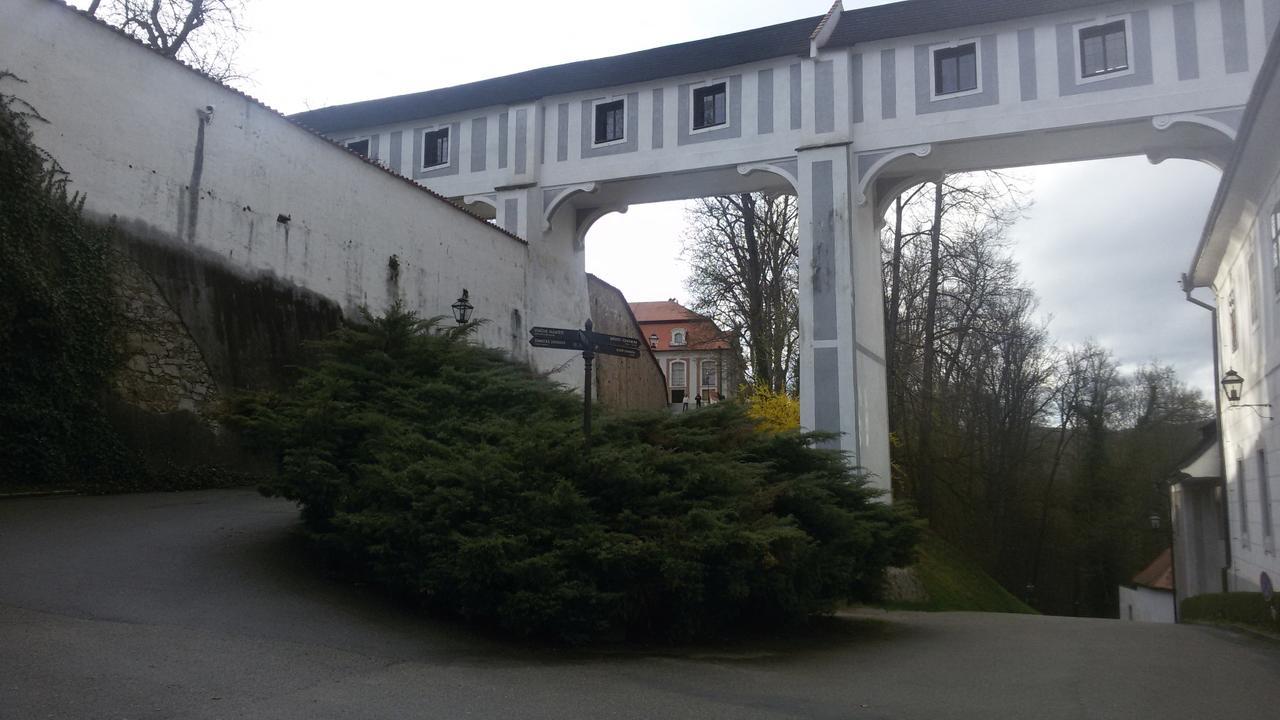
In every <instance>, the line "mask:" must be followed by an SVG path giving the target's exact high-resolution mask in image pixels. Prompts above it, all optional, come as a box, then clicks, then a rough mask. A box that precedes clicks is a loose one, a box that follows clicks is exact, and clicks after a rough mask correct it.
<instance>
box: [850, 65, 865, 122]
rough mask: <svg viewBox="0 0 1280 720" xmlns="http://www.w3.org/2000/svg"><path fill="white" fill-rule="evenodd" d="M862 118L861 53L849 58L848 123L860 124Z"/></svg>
mask: <svg viewBox="0 0 1280 720" xmlns="http://www.w3.org/2000/svg"><path fill="white" fill-rule="evenodd" d="M863 119H864V118H863V116H862V53H853V54H852V55H850V56H849V122H855V123H860V122H862V121H863Z"/></svg>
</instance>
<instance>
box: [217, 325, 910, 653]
mask: <svg viewBox="0 0 1280 720" xmlns="http://www.w3.org/2000/svg"><path fill="white" fill-rule="evenodd" d="M366 320H367V321H368V324H367V325H363V326H349V327H346V328H343V329H341V330H339V331H337V332H336V333H334V334H333V335H332V336H331V337H330V338H329V339H328V340H326V341H323V342H321V343H318V344H316V345H315V346H314V355H313V357H314V363H313V364H312V365H311V366H310V367H308V368H305V369H303V371H302V374H301V377H300V379H299V381H298V382H297V384H296V385H295V386H294V387H293V388H292V389H291V390H289V391H288V392H285V393H281V394H274V395H257V396H253V397H245V398H241V399H240V400H238V401H237V402H236V403H235V405H234V407H233V410H232V413H231V417H230V421H231V422H232V423H233V424H235V425H237V426H239V427H240V428H242V429H243V430H244V431H245V433H246V435H247V437H248V438H249V439H250V440H251V441H255V442H257V443H259V444H261V445H262V446H264V447H266V448H270V449H273V450H274V451H275V452H276V453H277V457H278V459H279V463H280V480H279V481H278V482H277V483H276V484H274V485H272V486H270V487H268V488H264V491H265V492H267V493H268V494H273V495H279V496H283V497H286V498H290V499H293V500H296V501H298V502H299V504H300V505H301V506H302V511H303V518H304V521H305V526H306V528H307V529H308V531H309V533H310V534H311V535H312V536H313V537H314V538H315V540H316V541H318V543H319V544H320V545H321V546H322V547H323V548H324V549H325V550H327V551H328V552H330V553H332V554H333V556H334V557H335V558H337V559H339V560H340V561H341V562H342V563H343V564H344V566H346V567H348V568H355V569H358V571H359V572H361V573H362V574H364V575H365V576H366V577H367V578H369V579H372V580H374V581H376V582H378V583H381V584H383V585H385V586H388V587H390V588H392V589H394V590H396V591H399V592H403V593H406V594H408V595H409V596H411V597H413V598H416V599H418V600H420V601H421V602H423V603H425V604H426V605H428V606H430V607H432V608H435V609H438V610H442V611H445V612H448V613H451V614H454V615H457V616H460V617H462V618H465V619H467V620H470V621H474V622H477V623H480V624H483V625H490V626H496V627H498V628H501V629H503V630H505V631H507V632H510V633H513V634H517V635H521V636H535V637H544V638H554V639H560V640H565V641H570V642H575V641H582V640H587V639H591V638H594V637H600V636H602V635H609V636H615V637H616V636H619V635H622V634H625V635H628V636H630V637H643V638H653V637H658V638H668V639H679V638H689V637H695V636H700V635H706V634H708V633H714V632H718V631H721V630H724V629H727V628H730V627H734V626H743V625H748V624H757V623H768V624H778V623H787V622H796V621H799V620H801V619H803V618H806V617H808V616H811V615H813V614H816V613H823V612H827V611H830V610H832V609H833V608H835V607H836V606H837V605H838V604H840V603H842V602H845V601H850V600H857V599H865V598H867V597H868V596H870V595H872V594H873V593H874V592H875V591H876V589H877V587H878V584H879V581H880V578H881V576H882V574H883V570H884V568H885V567H886V566H888V565H890V564H906V563H909V562H910V560H911V554H912V549H913V546H914V544H915V542H916V539H917V537H918V535H919V531H920V530H919V526H918V525H917V523H916V522H915V521H914V520H912V519H911V517H910V516H909V515H908V514H907V513H906V512H905V511H903V510H901V509H898V508H895V507H893V506H891V505H887V504H884V503H881V502H878V501H877V500H876V498H877V495H878V493H877V491H875V490H874V489H872V488H870V487H868V486H867V485H866V483H864V482H863V481H862V480H861V479H859V478H858V477H856V476H855V475H854V474H852V473H851V472H850V471H849V469H848V468H847V467H846V464H845V462H844V460H843V458H842V457H841V456H840V455H839V454H837V453H834V452H828V451H822V450H816V449H813V448H812V447H810V445H811V441H812V439H813V438H812V437H807V436H804V435H801V434H799V433H783V434H775V433H765V432H760V431H758V430H757V429H756V427H755V425H754V423H753V421H751V420H750V419H749V418H748V417H747V416H746V415H745V413H744V412H743V410H742V409H741V408H740V407H738V406H736V405H733V404H730V403H722V404H720V405H716V406H713V407H711V408H708V409H706V410H703V411H702V412H699V413H688V414H683V415H679V416H672V415H669V414H666V413H660V414H647V415H633V416H626V417H611V416H603V417H600V418H599V420H598V421H597V423H596V432H595V434H594V437H593V444H592V448H591V450H590V452H588V451H587V449H586V448H585V447H584V443H583V439H582V436H581V429H580V426H579V421H580V419H581V400H580V398H578V397H576V396H575V395H573V394H572V393H570V392H569V391H567V390H565V389H564V388H562V387H561V386H559V385H556V384H554V383H552V382H550V381H548V380H547V379H546V378H544V377H542V376H539V375H537V374H535V373H533V372H532V371H530V370H529V369H527V368H526V367H524V366H523V365H519V364H516V363H512V362H510V361H508V360H507V359H505V358H504V357H503V355H502V354H501V353H499V352H497V351H494V350H489V349H485V348H481V347H478V346H477V345H475V344H473V343H471V342H469V341H468V340H467V332H466V330H465V329H464V330H455V329H450V330H447V331H443V330H440V329H438V327H437V325H436V322H437V321H421V320H418V319H417V318H415V317H414V316H413V315H412V314H409V313H406V312H404V311H402V310H401V309H399V308H393V309H392V310H391V311H390V312H389V313H388V314H387V315H386V316H384V317H382V318H377V319H375V318H372V317H366Z"/></svg>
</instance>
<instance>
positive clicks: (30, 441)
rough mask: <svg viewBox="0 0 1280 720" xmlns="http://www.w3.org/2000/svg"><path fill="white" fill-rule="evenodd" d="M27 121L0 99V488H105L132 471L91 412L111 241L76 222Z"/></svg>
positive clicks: (105, 345) (108, 358)
mask: <svg viewBox="0 0 1280 720" xmlns="http://www.w3.org/2000/svg"><path fill="white" fill-rule="evenodd" d="M0 81H9V82H19V81H18V80H17V79H16V78H14V77H13V76H12V75H11V74H9V73H5V72H2V71H0ZM29 118H38V115H37V114H36V113H35V111H34V110H33V109H32V108H30V107H29V106H26V105H25V104H24V103H22V102H21V101H20V100H17V99H16V98H15V97H13V96H12V95H6V94H3V93H0V438H2V439H3V441H2V442H0V489H13V488H23V489H32V488H40V487H43V486H49V485H55V486H67V485H74V484H76V483H78V482H79V480H80V478H84V477H93V478H101V479H107V480H116V479H119V478H123V477H127V476H129V475H130V474H132V473H133V472H134V469H133V467H134V466H133V462H132V459H131V458H130V457H129V455H128V453H127V452H126V451H125V449H124V448H123V446H122V444H121V443H120V442H119V440H118V438H117V436H116V434H115V433H114V432H113V431H112V430H111V428H110V426H109V424H108V422H107V420H106V416H105V413H104V411H103V407H102V401H103V398H104V397H105V395H106V393H107V391H108V389H109V385H110V380H111V377H112V373H113V372H114V370H115V368H116V367H117V363H118V360H119V358H118V356H117V353H116V351H115V347H116V343H115V341H114V332H115V319H114V305H113V303H112V298H113V293H112V289H111V283H112V280H111V277H112V276H111V272H110V271H111V262H112V260H111V258H112V255H111V244H112V237H111V230H109V229H105V228H99V227H96V226H93V225H91V224H90V223H88V222H86V221H85V220H84V218H83V217H82V214H81V202H80V199H79V198H76V197H73V196H70V195H69V194H68V193H67V190H66V178H65V174H64V173H62V172H61V170H60V169H59V168H58V165H57V163H56V162H54V161H53V159H52V158H49V157H48V156H47V155H46V154H45V153H44V152H43V151H41V150H40V149H39V148H38V147H36V146H35V144H34V143H33V142H32V135H31V129H30V127H29V125H28V119H29Z"/></svg>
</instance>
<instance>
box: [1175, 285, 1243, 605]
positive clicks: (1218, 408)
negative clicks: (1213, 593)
mask: <svg viewBox="0 0 1280 720" xmlns="http://www.w3.org/2000/svg"><path fill="white" fill-rule="evenodd" d="M1194 289H1195V288H1193V287H1192V286H1191V278H1189V277H1187V274H1186V273H1183V274H1182V292H1183V293H1185V294H1186V296H1187V302H1189V303H1191V304H1192V305H1199V306H1200V307H1202V308H1204V309H1205V310H1208V311H1209V312H1210V313H1211V316H1210V317H1211V322H1212V323H1213V328H1212V329H1213V408H1214V413H1215V415H1216V418H1217V427H1216V428H1215V429H1216V431H1217V433H1218V467H1219V468H1221V470H1222V477H1220V478H1218V487H1219V489H1220V490H1221V491H1222V532H1223V534H1224V535H1225V537H1224V538H1223V543H1222V545H1223V547H1224V548H1226V557H1225V558H1224V560H1225V561H1226V564H1225V566H1224V567H1223V568H1222V577H1221V579H1220V582H1221V583H1222V592H1224V593H1225V592H1227V590H1228V587H1227V574H1228V572H1230V569H1231V567H1232V565H1233V562H1232V558H1231V511H1230V509H1229V505H1230V504H1231V502H1230V500H1229V499H1228V497H1227V448H1226V443H1225V442H1223V438H1222V435H1223V433H1222V426H1223V422H1222V393H1220V392H1218V378H1220V377H1222V367H1221V360H1220V358H1219V357H1218V348H1219V344H1218V308H1216V307H1214V306H1212V305H1210V304H1208V303H1206V302H1203V301H1201V300H1198V299H1196V298H1194V297H1192V296H1191V291H1192V290H1194ZM1177 593H1178V591H1177V586H1176V585H1175V586H1174V608H1177V606H1178V603H1177V596H1178V595H1177Z"/></svg>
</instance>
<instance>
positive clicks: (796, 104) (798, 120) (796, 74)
mask: <svg viewBox="0 0 1280 720" xmlns="http://www.w3.org/2000/svg"><path fill="white" fill-rule="evenodd" d="M788 71H789V73H790V76H791V78H790V79H791V88H790V91H791V129H792V130H799V129H800V125H801V124H802V123H803V121H804V118H803V117H802V116H801V108H800V106H801V105H802V104H803V103H802V101H801V93H800V63H796V64H794V65H792V66H791V67H790V68H788Z"/></svg>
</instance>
